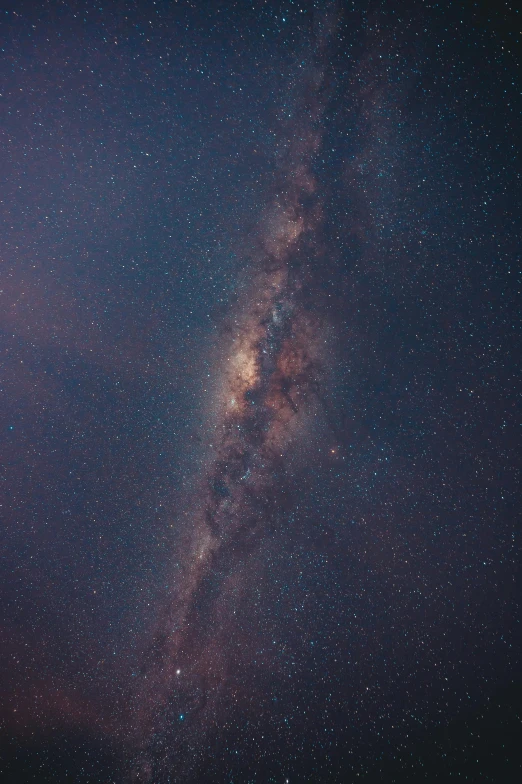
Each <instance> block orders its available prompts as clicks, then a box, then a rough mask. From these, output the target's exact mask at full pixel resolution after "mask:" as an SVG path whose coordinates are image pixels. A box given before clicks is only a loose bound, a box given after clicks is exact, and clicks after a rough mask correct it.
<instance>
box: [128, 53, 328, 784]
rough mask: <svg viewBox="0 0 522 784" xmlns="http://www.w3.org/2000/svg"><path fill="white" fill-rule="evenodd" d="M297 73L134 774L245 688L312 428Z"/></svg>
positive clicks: (312, 328) (157, 775) (182, 745)
mask: <svg viewBox="0 0 522 784" xmlns="http://www.w3.org/2000/svg"><path fill="white" fill-rule="evenodd" d="M305 83H306V87H305V90H304V96H303V100H302V106H301V110H300V115H299V121H298V123H297V124H296V127H295V128H294V131H293V134H292V140H291V141H290V143H289V144H288V147H287V151H286V156H285V159H284V161H283V162H282V163H281V167H280V171H279V175H278V180H279V182H278V184H277V186H276V188H275V194H274V196H273V201H272V203H271V205H269V207H268V209H267V210H266V212H265V214H264V217H263V218H262V220H261V221H260V226H259V232H258V237H257V242H256V248H255V250H254V251H253V252H252V255H251V258H250V259H249V260H248V262H247V266H246V269H247V276H248V281H249V282H248V283H247V282H245V281H243V283H242V286H241V291H242V293H241V296H240V298H239V303H238V305H237V307H236V309H235V311H234V312H233V313H232V314H231V315H230V318H229V322H228V325H227V330H226V332H225V334H224V336H223V339H222V344H221V347H220V349H219V351H218V352H217V356H216V358H215V367H214V375H215V376H216V378H215V383H214V392H213V400H212V409H213V414H212V420H213V421H212V422H211V425H210V427H209V429H208V432H209V433H210V437H209V441H211V442H212V443H210V444H209V445H208V447H209V451H208V457H207V460H206V463H205V465H204V467H203V468H202V471H201V475H200V476H199V477H198V478H197V480H196V481H195V486H196V487H197V492H196V493H195V498H194V500H193V503H192V505H191V508H190V509H186V510H185V514H184V520H183V523H182V525H183V526H184V527H186V532H185V533H186V535H185V536H184V537H183V544H182V545H181V546H180V554H179V558H178V560H179V561H180V562H181V572H180V574H179V576H178V578H177V581H176V589H175V591H174V592H173V595H172V597H170V598H169V600H168V602H167V603H166V605H165V606H164V608H163V611H162V613H161V617H160V620H159V622H158V625H157V629H156V633H155V635H154V637H153V640H152V642H151V644H150V646H149V648H148V651H147V654H146V656H145V660H144V663H143V667H142V671H141V674H140V679H139V680H140V683H139V688H138V690H137V694H136V699H135V702H134V706H133V743H134V759H133V763H132V772H131V774H130V778H131V780H134V781H153V780H154V781H155V780H162V776H165V775H168V776H175V778H174V779H172V778H169V780H179V781H184V780H188V779H191V778H193V777H194V775H196V774H195V771H196V770H197V764H198V762H197V760H198V757H201V754H202V751H201V749H202V748H203V747H204V744H205V738H206V737H207V736H208V734H209V733H213V732H215V731H216V727H217V726H218V725H219V724H220V722H221V717H222V714H223V712H224V711H223V706H224V705H226V704H229V703H230V702H233V703H235V704H236V705H237V703H238V702H240V701H241V700H244V702H245V704H247V703H248V701H249V699H251V697H252V695H251V694H250V695H249V694H248V688H247V687H245V685H244V683H242V682H241V681H240V680H239V679H238V678H237V677H236V673H237V671H238V670H239V669H240V668H241V660H242V657H244V656H245V655H246V653H245V651H247V650H248V639H247V637H248V635H247V634H246V633H245V627H246V624H245V623H244V619H242V618H241V617H240V615H241V607H242V603H241V602H242V598H243V597H244V595H245V592H248V591H249V590H251V589H252V586H254V585H255V583H256V579H258V574H259V570H260V569H261V561H262V552H263V547H264V544H265V542H266V540H267V538H269V537H270V536H271V535H272V534H273V533H274V532H275V531H277V529H278V526H280V525H282V521H283V519H284V516H285V513H286V514H288V512H289V509H290V505H291V503H292V501H291V497H290V496H291V493H290V492H289V474H291V472H292V465H293V464H294V456H295V454H296V453H300V454H301V455H302V454H304V453H306V449H307V446H306V445H307V442H308V441H309V439H310V436H311V433H312V432H313V429H314V427H316V421H317V418H318V414H317V411H318V407H320V406H319V405H318V404H319V398H318V395H317V389H318V386H319V384H320V383H321V379H322V378H323V377H324V374H325V372H326V367H325V365H326V363H325V361H324V358H325V356H326V355H327V354H328V351H329V348H328V331H327V326H326V325H325V324H324V323H322V322H321V320H320V319H319V318H318V316H317V314H316V313H315V312H314V309H313V308H312V307H310V306H308V305H307V303H306V302H305V299H306V298H305V297H304V296H303V293H302V292H303V286H304V282H305V280H306V275H307V271H306V269H307V266H309V265H310V263H311V262H313V252H314V251H313V248H314V236H315V234H316V232H317V230H318V228H319V225H320V220H321V217H320V216H321V209H320V195H319V194H318V193H317V185H316V182H315V179H314V176H313V171H312V169H313V159H314V154H315V153H316V152H317V150H318V148H319V145H320V138H321V118H322V112H323V108H324V98H323V97H322V89H323V84H324V76H323V72H322V70H321V69H320V68H319V67H317V66H314V67H313V68H310V71H309V73H308V78H307V79H306V80H305ZM311 257H312V258H311ZM303 259H306V262H303ZM245 277H246V276H245ZM173 771H175V773H173Z"/></svg>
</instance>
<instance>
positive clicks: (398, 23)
mask: <svg viewBox="0 0 522 784" xmlns="http://www.w3.org/2000/svg"><path fill="white" fill-rule="evenodd" d="M338 11H339V17H340V21H339V26H338V32H337V34H336V36H335V42H334V45H333V46H332V50H331V54H330V56H329V57H330V59H329V62H328V69H329V70H328V73H329V76H328V79H329V95H330V100H329V104H328V108H327V110H326V115H325V119H324V123H323V147H322V151H321V152H320V153H319V154H318V156H317V159H316V161H315V162H314V169H315V172H316V176H317V178H318V181H319V183H320V190H321V199H322V202H323V210H324V215H325V220H324V224H323V227H322V229H321V236H320V238H319V240H318V241H319V243H320V245H321V246H322V248H323V250H322V253H321V254H320V261H318V263H317V269H316V271H315V274H314V277H313V281H312V283H311V284H310V288H309V291H308V292H307V296H308V297H309V301H311V302H314V303H315V304H316V307H317V309H318V310H319V311H320V312H321V313H322V314H323V315H324V319H325V321H328V323H329V324H330V325H331V330H332V334H333V335H334V342H335V346H336V365H335V367H334V368H332V383H331V386H330V387H328V388H327V389H325V390H323V391H322V395H323V398H324V405H325V407H326V410H327V412H328V417H329V419H330V422H331V427H330V431H329V433H328V434H327V435H325V438H324V443H323V444H318V453H317V460H316V461H315V462H314V465H311V466H309V467H308V469H307V470H306V472H305V476H304V477H302V478H301V480H300V481H302V483H303V486H305V487H306V488H307V492H306V493H305V494H304V496H303V498H302V499H301V500H300V507H299V508H298V509H297V511H296V513H295V515H294V517H293V518H292V520H294V521H295V526H294V527H290V528H289V530H287V531H285V532H281V534H280V537H279V539H278V548H279V550H278V553H279V556H278V557H279V561H277V558H274V561H273V582H272V588H271V589H270V591H268V593H267V595H266V597H265V606H264V609H263V610H262V613H264V614H265V616H266V619H265V620H266V623H267V624H272V625H273V627H274V628H275V629H276V630H277V633H278V634H279V636H280V638H281V639H283V640H284V642H285V645H284V646H283V647H284V650H285V653H284V655H283V654H282V655H281V672H282V673H283V674H284V673H286V672H287V671H288V668H293V669H292V672H294V671H295V674H294V678H295V681H294V685H293V686H292V688H291V689H290V688H287V687H284V688H283V686H281V695H282V696H281V700H280V701H281V705H276V706H274V707H273V711H272V713H270V712H267V711H265V709H263V711H264V712H263V714H262V715H261V716H260V725H261V726H263V727H264V730H263V731H266V732H267V733H268V734H267V737H275V738H278V739H279V744H280V745H279V746H278V745H277V744H275V745H274V744H273V743H272V745H270V744H269V743H267V749H268V747H269V746H270V748H269V750H267V751H266V753H264V752H263V751H257V752H256V754H257V756H255V755H254V754H253V753H251V754H250V756H248V754H247V757H246V758H247V759H248V760H249V763H248V764H247V765H246V766H245V767H244V768H239V771H240V773H239V774H238V775H246V773H249V774H250V775H252V768H251V767H250V768H249V764H250V765H252V764H254V763H253V762H250V761H251V760H254V759H255V760H256V762H255V765H256V766H258V767H257V768H256V770H259V771H264V772H262V773H261V774H260V775H262V776H263V775H264V776H269V775H274V776H277V775H279V774H281V775H283V772H284V771H288V769H289V768H288V761H289V760H291V767H290V770H295V776H296V777H297V779H296V780H298V781H317V780H321V781H329V780H331V781H348V780H350V778H349V776H350V775H351V773H350V771H351V770H352V768H353V770H355V771H356V772H360V773H361V776H360V777H359V778H358V779H357V780H362V781H365V780H366V781H374V780H375V781H379V780H382V779H381V778H379V777H380V776H381V775H384V776H385V779H384V780H387V781H393V780H401V781H403V780H406V777H407V776H411V777H412V778H411V780H414V781H418V780H421V779H420V775H421V774H420V773H419V768H418V767H417V768H416V767H415V766H416V765H420V764H421V763H419V762H417V760H418V759H419V758H420V759H421V760H422V761H424V763H423V764H424V765H425V768H424V769H426V766H427V767H428V768H429V769H430V770H433V771H434V773H433V774H432V775H433V776H434V778H433V779H429V778H428V780H433V781H440V780H446V778H445V777H447V775H448V771H449V770H451V771H452V773H453V775H457V773H459V772H460V773H461V774H462V777H464V776H465V775H467V776H468V779H467V780H468V781H482V780H484V781H499V780H502V781H508V780H513V781H514V780H516V779H515V777H513V778H512V779H510V778H509V776H511V775H512V774H511V771H514V770H515V769H518V768H519V764H520V759H519V757H517V752H516V750H515V742H514V740H513V738H514V737H515V734H516V732H519V720H518V719H517V718H516V716H518V708H519V696H518V695H519V691H517V689H519V681H517V679H516V673H517V668H519V665H520V635H519V629H518V616H517V598H518V590H517V583H516V582H515V572H516V565H517V562H518V559H519V550H518V536H519V519H520V518H519V506H520V497H519V484H518V483H519V473H518V469H519V457H518V455H519V449H520V438H519V432H518V431H519V426H520V421H519V416H520V400H519V394H520V386H519V375H518V372H519V368H518V358H519V356H520V322H519V314H518V310H519V306H518V296H519V291H520V288H519V283H520V281H519V271H520V270H519V264H518V263H517V262H518V261H519V255H520V208H521V203H520V201H521V199H520V183H519V179H518V178H519V159H518V157H517V156H518V143H519V139H518V135H517V129H518V124H519V122H520V106H521V101H520V79H519V76H518V74H519V73H520V70H519V68H520V63H519V61H518V60H517V55H518V54H519V47H520V43H519V37H520V32H519V29H520V18H519V16H520V15H519V14H517V13H516V12H515V11H513V10H510V9H509V7H508V6H507V5H503V4H501V5H498V4H492V3H489V4H488V3H482V4H471V3H469V4H468V3H466V4H460V3H459V4H452V3H444V4H442V5H433V6H431V5H429V4H413V5H411V6H410V5H408V4H407V3H384V4H379V3H376V4H370V5H368V4H365V3H360V4H359V3H354V4H340V5H339V6H338ZM321 13H322V12H321ZM321 13H319V17H321ZM317 14H318V12H317V11H316V15H315V22H314V21H310V20H312V17H313V6H312V4H310V3H297V2H295V3H290V2H289V3H278V2H273V3H258V2H255V3H248V4H247V3H215V2H213V3H205V2H197V3H193V4H191V3H183V2H179V3H167V2H159V1H158V2H156V3H153V2H147V3H145V2H136V3H127V2H122V3H118V2H116V3H110V4H102V3H90V2H78V3H74V2H72V3H65V4H62V3H58V2H56V3H39V2H32V3H29V2H21V3H13V4H9V3H4V4H3V7H2V21H1V36H2V46H1V48H2V66H1V68H2V71H1V73H2V80H1V82H2V96H1V98H0V100H1V101H2V104H1V105H2V107H3V112H2V166H1V169H2V173H1V177H2V181H1V193H0V197H1V205H2V231H1V242H2V267H1V271H0V289H1V294H0V341H1V342H0V350H1V352H2V353H1V360H0V371H1V379H0V382H1V383H0V394H1V403H0V433H1V441H0V464H1V467H2V484H1V496H2V497H1V503H2V508H1V513H2V544H1V553H2V577H3V579H2V585H1V594H0V606H1V608H2V611H1V612H2V621H1V629H0V630H1V636H2V644H1V646H0V650H1V653H0V656H1V657H2V664H1V665H0V668H1V671H2V672H3V673H4V675H3V677H2V686H1V692H0V694H1V697H2V700H1V703H2V707H1V714H0V717H1V720H2V728H1V732H2V743H3V746H4V747H5V754H4V769H5V771H6V773H5V780H6V781H16V782H20V781H57V780H60V781H68V780H70V781H94V780H100V781H106V780H108V778H107V776H108V775H109V774H107V773H104V772H100V771H106V770H109V771H111V774H110V775H112V776H114V777H115V778H117V775H118V774H117V771H118V769H119V765H120V763H119V757H118V755H119V754H120V752H121V746H120V740H121V723H122V721H123V719H122V716H123V715H124V712H125V702H126V699H127V695H128V691H129V688H130V683H131V681H132V672H133V668H135V666H136V663H137V661H138V660H139V654H138V651H139V650H140V648H141V646H142V645H143V639H144V636H146V630H147V628H148V626H149V624H150V623H151V618H152V617H153V616H154V612H155V610H154V608H155V601H157V598H158V596H160V595H161V592H162V591H163V590H164V588H165V585H166V584H168V580H169V574H170V571H169V570H170V568H171V563H170V554H171V552H172V543H173V541H174V540H175V539H176V535H177V528H176V526H178V525H179V518H177V517H176V512H177V511H178V509H179V507H180V506H183V504H185V503H186V498H187V492H188V491H187V490H184V489H183V488H184V485H186V483H187V481H188V479H189V477H190V476H191V473H193V472H194V471H195V470H197V466H198V464H199V460H200V458H201V455H202V453H203V452H204V449H205V432H204V429H203V430H202V428H201V426H200V425H201V422H202V421H203V420H204V416H205V412H204V410H202V401H204V400H206V397H205V394H204V393H203V389H204V388H205V379H206V373H207V369H206V367H205V357H207V356H208V353H209V351H211V348H209V347H211V346H212V345H213V344H214V343H215V342H216V341H219V333H220V329H221V328H222V324H223V321H224V319H225V318H226V314H227V312H228V310H229V308H230V306H231V304H232V303H233V301H234V292H235V288H236V286H237V280H238V275H239V273H240V271H241V270H242V269H243V267H244V266H245V264H246V263H247V262H246V259H245V257H244V254H243V248H244V246H245V244H246V242H247V240H248V238H249V237H250V236H251V234H252V233H253V232H254V231H255V230H256V226H257V224H258V222H259V220H260V218H261V216H262V214H263V210H264V209H265V207H266V205H267V203H268V201H269V198H270V194H271V193H272V189H273V187H274V186H273V183H274V173H275V172H276V169H277V164H278V160H279V159H280V157H281V154H282V150H283V148H284V139H285V137H286V136H287V135H288V134H289V133H291V132H292V129H293V128H294V125H293V123H298V122H299V117H298V115H297V116H296V114H295V113H296V112H297V107H298V93H299V91H298V83H297V82H296V67H297V64H298V63H299V62H300V61H308V60H309V58H310V46H311V41H312V40H313V30H314V25H317ZM517 47H518V48H517ZM332 444H334V445H335V447H336V449H338V453H339V458H338V459H337V458H336V459H334V458H331V459H330V458H326V457H325V456H324V455H325V454H326V453H327V451H328V448H329V447H330V446H331V445H332ZM319 449H322V451H321V452H319ZM296 606H299V607H301V608H302V610H301V611H300V612H299V613H297V611H296V609H295V607H296ZM263 628H265V627H263ZM252 633H253V634H255V633H259V630H258V631H257V632H256V630H255V629H254V630H253V631H252ZM285 635H286V636H285ZM253 677H257V676H255V674H254V675H253ZM259 677H260V678H261V680H262V678H263V677H266V676H264V675H259ZM274 677H275V676H274ZM281 678H283V676H282V675H281ZM517 684H518V686H517ZM285 689H286V691H285ZM365 692H368V694H365ZM289 716H291V717H292V722H293V727H294V729H292V730H288V732H287V734H286V735H285V734H284V732H286V729H285V727H284V723H285V721H286V722H287V724H288V717H289ZM281 728H283V729H284V732H283V729H281ZM448 728H449V729H448ZM499 728H500V729H499ZM234 732H235V733H236V735H237V738H236V739H235V741H234V742H236V743H237V744H238V747H239V748H242V746H241V744H242V743H244V744H246V745H245V748H246V749H248V748H249V747H248V743H247V742H246V741H245V740H244V739H242V736H241V730H240V723H238V724H237V725H236V728H235V730H234ZM270 733H272V736H271V735H270ZM325 736H326V737H327V738H328V740H325ZM477 737H479V738H480V741H477V740H476V739H477ZM510 738H511V740H510ZM502 742H504V743H505V745H506V746H507V747H508V749H509V753H508V752H506V751H505V750H504V751H503V750H502ZM486 743H489V746H490V751H487V752H486V751H485V750H484V747H485V744H486ZM303 745H304V747H305V748H306V749H307V754H308V756H307V754H303V753H302V752H300V751H299V749H300V748H301V747H302V746H303ZM475 752H476V754H475ZM444 754H446V757H444V756H443V755H444ZM223 759H224V760H225V761H224V763H223V764H224V765H225V767H226V765H232V763H231V762H230V760H229V761H228V762H227V760H226V755H224V757H223ZM475 760H476V762H475ZM234 764H236V763H234ZM285 766H286V767H285ZM445 766H446V767H445ZM502 766H504V767H502ZM380 769H382V770H384V774H381V773H379V772H378V771H379V770H380ZM82 770H83V773H82ZM499 770H500V771H502V774H501V777H500V778H495V776H497V775H500V774H499V773H498V771H499ZM93 771H98V773H95V772H93ZM274 771H275V772H274ZM363 774H364V775H363ZM430 775H431V774H430ZM514 775H515V774H513V776H514ZM67 776H69V778H67ZM96 776H99V778H96ZM104 776H105V778H104ZM393 776H397V777H398V778H397V779H395V778H393ZM437 776H438V778H437ZM317 777H319V778H317ZM240 780H243V779H240ZM260 780H268V778H266V779H260ZM274 780H277V781H279V780H280V779H278V778H274ZM291 780H292V779H291ZM408 780H409V779H408Z"/></svg>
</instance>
